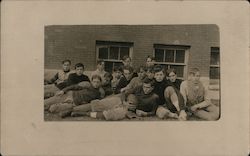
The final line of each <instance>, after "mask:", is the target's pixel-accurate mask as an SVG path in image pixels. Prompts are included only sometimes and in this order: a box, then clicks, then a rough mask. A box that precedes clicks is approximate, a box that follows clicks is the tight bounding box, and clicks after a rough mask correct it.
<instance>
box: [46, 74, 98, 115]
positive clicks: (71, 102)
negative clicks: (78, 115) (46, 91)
mask: <svg viewBox="0 0 250 156" xmlns="http://www.w3.org/2000/svg"><path fill="white" fill-rule="evenodd" d="M100 86H101V77H100V76H98V75H94V76H92V80H91V84H89V83H88V82H82V83H80V84H79V85H75V86H71V88H69V89H70V90H72V89H73V91H67V88H65V89H64V94H62V95H57V96H54V97H51V98H49V99H45V101H44V102H45V103H44V105H45V110H48V109H49V110H50V112H52V113H54V112H61V111H67V112H69V111H71V109H72V108H73V107H74V106H78V105H82V104H86V103H89V102H90V101H92V100H94V99H100V98H101V93H100ZM64 108H67V109H66V110H64Z"/></svg>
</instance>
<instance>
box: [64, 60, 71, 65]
mask: <svg viewBox="0 0 250 156" xmlns="http://www.w3.org/2000/svg"><path fill="white" fill-rule="evenodd" d="M65 62H69V64H71V61H70V60H69V59H66V60H63V61H62V64H64V63H65Z"/></svg>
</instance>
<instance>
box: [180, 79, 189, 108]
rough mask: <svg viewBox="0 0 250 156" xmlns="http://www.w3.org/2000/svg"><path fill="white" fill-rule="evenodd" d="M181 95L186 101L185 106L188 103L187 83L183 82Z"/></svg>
mask: <svg viewBox="0 0 250 156" xmlns="http://www.w3.org/2000/svg"><path fill="white" fill-rule="evenodd" d="M180 93H181V95H182V97H183V99H184V105H186V103H187V82H186V81H183V82H182V83H181V86H180Z"/></svg>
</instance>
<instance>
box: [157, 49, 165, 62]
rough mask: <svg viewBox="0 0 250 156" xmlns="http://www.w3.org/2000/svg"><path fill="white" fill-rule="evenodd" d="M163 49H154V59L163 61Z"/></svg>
mask: <svg viewBox="0 0 250 156" xmlns="http://www.w3.org/2000/svg"><path fill="white" fill-rule="evenodd" d="M163 57H164V50H163V49H155V61H156V62H163V60H164V59H163Z"/></svg>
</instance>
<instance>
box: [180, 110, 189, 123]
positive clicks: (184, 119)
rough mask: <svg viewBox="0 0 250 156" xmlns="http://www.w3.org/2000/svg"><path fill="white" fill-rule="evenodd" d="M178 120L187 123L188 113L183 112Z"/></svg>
mask: <svg viewBox="0 0 250 156" xmlns="http://www.w3.org/2000/svg"><path fill="white" fill-rule="evenodd" d="M178 119H179V120H181V121H186V120H187V113H186V112H185V111H184V110H181V112H180V114H179V118H178Z"/></svg>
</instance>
